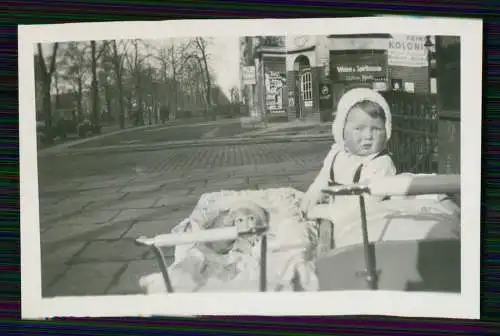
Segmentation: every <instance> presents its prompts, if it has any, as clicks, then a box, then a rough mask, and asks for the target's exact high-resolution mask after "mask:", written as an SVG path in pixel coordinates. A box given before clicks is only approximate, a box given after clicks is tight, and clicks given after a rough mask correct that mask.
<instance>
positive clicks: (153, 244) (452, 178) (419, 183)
mask: <svg viewBox="0 0 500 336" xmlns="http://www.w3.org/2000/svg"><path fill="white" fill-rule="evenodd" d="M406 178H407V179H406V180H407V181H406V182H404V183H403V185H402V186H401V187H397V188H394V187H392V188H389V189H391V190H390V191H384V188H383V187H381V184H378V185H373V184H372V185H363V184H352V185H342V186H333V187H328V188H325V189H323V190H322V192H323V193H325V194H328V195H351V196H357V197H358V198H359V206H360V216H361V234H362V238H363V239H362V241H363V250H364V258H365V270H364V271H362V272H360V273H361V274H363V275H364V276H365V280H366V282H367V284H368V286H369V288H370V289H371V290H377V289H378V271H377V270H376V257H375V249H374V243H372V242H370V241H369V238H368V237H369V236H368V224H367V218H366V217H367V216H366V207H365V195H367V194H368V195H370V194H371V195H375V196H380V195H382V196H410V195H412V196H414V195H426V194H436V193H447V194H457V193H460V175H457V174H454V175H451V174H446V175H445V174H441V175H438V174H433V175H426V176H418V175H417V176H416V177H411V176H407V177H406ZM389 180H391V178H389ZM394 181H396V183H399V182H397V180H394ZM408 182H410V183H408ZM326 222H328V223H329V225H332V222H330V221H328V220H326ZM319 223H322V224H321V225H327V224H326V223H324V222H322V221H319ZM332 228H333V226H332ZM268 230H269V225H268V223H267V226H262V227H259V228H253V229H250V230H247V231H242V230H238V228H237V227H228V228H222V229H208V230H203V231H200V232H197V233H181V234H163V235H158V236H156V237H154V238H146V237H144V236H141V237H139V238H137V239H136V243H137V244H138V245H141V246H148V247H150V248H152V250H153V252H154V254H155V256H156V259H157V261H158V263H159V266H160V270H161V273H162V277H163V280H164V282H165V286H166V289H167V292H169V293H173V292H174V289H173V287H172V284H171V282H170V277H169V274H168V267H167V264H166V262H165V257H164V255H163V252H162V250H161V248H162V247H167V246H177V245H181V244H189V243H192V242H214V241H222V240H233V239H236V238H238V237H242V236H256V237H260V238H261V240H260V241H261V245H260V276H259V279H260V281H259V291H260V292H265V291H266V290H267V274H266V269H267V231H268ZM333 243H334V242H330V248H332V245H333Z"/></svg>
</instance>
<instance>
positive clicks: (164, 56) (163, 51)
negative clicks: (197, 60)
mask: <svg viewBox="0 0 500 336" xmlns="http://www.w3.org/2000/svg"><path fill="white" fill-rule="evenodd" d="M189 48H190V43H189V42H188V43H176V40H175V39H172V40H171V41H170V44H169V45H168V46H167V47H162V48H159V49H158V50H157V56H156V59H157V60H158V61H159V62H160V64H161V69H162V70H161V77H162V81H163V82H164V83H165V85H166V86H168V87H172V91H173V92H172V95H171V97H172V102H171V105H172V106H171V107H172V111H171V115H172V118H173V119H175V118H176V117H177V116H176V112H177V109H178V107H179V85H178V83H179V78H180V77H182V73H183V72H184V70H186V67H187V65H188V63H189V61H190V60H192V59H193V58H194V56H195V55H194V54H192V53H190V52H189ZM170 80H171V82H170ZM170 84H171V85H170ZM163 103H164V104H165V103H166V101H164V102H163ZM169 104H170V102H169Z"/></svg>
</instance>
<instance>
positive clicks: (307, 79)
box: [300, 71, 313, 101]
mask: <svg viewBox="0 0 500 336" xmlns="http://www.w3.org/2000/svg"><path fill="white" fill-rule="evenodd" d="M300 91H301V92H302V99H303V100H304V101H310V100H312V99H313V93H312V75H311V72H310V71H307V72H305V73H303V74H302V76H301V78H300Z"/></svg>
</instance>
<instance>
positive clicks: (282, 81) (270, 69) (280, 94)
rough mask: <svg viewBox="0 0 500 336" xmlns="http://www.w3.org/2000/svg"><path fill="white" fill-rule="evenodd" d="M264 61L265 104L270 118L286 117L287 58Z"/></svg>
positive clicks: (268, 58) (266, 59) (269, 58)
mask: <svg viewBox="0 0 500 336" xmlns="http://www.w3.org/2000/svg"><path fill="white" fill-rule="evenodd" d="M263 61H264V64H263V65H264V97H265V100H264V104H265V109H266V114H267V115H268V116H269V117H285V116H286V115H287V114H286V110H287V105H288V94H287V86H286V60H285V57H272V58H271V57H266V58H264V59H263Z"/></svg>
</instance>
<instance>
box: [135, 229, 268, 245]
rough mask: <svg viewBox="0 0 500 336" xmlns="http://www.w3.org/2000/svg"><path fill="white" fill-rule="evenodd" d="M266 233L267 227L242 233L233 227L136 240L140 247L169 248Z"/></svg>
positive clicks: (142, 237) (168, 234)
mask: <svg viewBox="0 0 500 336" xmlns="http://www.w3.org/2000/svg"><path fill="white" fill-rule="evenodd" d="M265 231H267V227H261V228H257V229H251V230H245V231H242V230H238V228H237V227H236V226H231V227H225V228H218V229H209V230H200V231H196V232H187V233H167V234H161V235H157V236H155V237H153V238H147V237H144V236H141V237H139V238H137V239H136V242H137V243H138V244H140V245H146V246H156V247H168V246H176V245H186V244H192V243H208V242H216V241H223V240H235V239H237V238H238V237H241V236H247V235H259V234H261V233H264V232H265Z"/></svg>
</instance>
